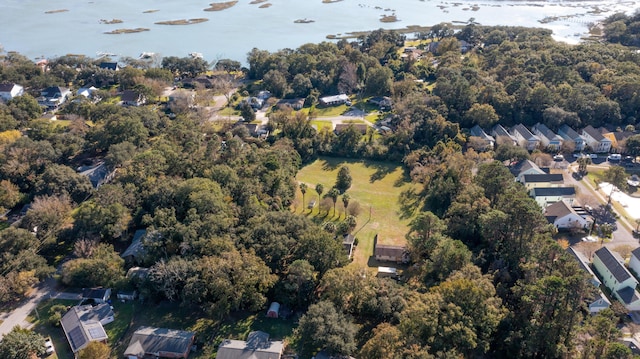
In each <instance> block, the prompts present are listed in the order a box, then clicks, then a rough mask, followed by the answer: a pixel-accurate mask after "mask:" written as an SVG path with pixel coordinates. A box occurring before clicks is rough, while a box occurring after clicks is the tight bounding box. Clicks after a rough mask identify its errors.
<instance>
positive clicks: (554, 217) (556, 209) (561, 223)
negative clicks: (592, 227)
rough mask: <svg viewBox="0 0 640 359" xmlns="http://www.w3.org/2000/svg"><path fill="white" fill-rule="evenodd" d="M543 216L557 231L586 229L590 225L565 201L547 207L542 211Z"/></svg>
mask: <svg viewBox="0 0 640 359" xmlns="http://www.w3.org/2000/svg"><path fill="white" fill-rule="evenodd" d="M544 216H545V218H546V219H547V221H549V223H551V224H553V226H554V227H556V228H557V229H572V228H587V227H588V226H589V224H590V223H591V221H589V220H587V218H584V217H582V216H581V215H579V214H578V213H576V211H575V210H574V209H573V207H571V205H570V204H568V203H567V202H565V201H559V202H556V203H553V204H550V205H548V206H547V207H546V208H545V209H544Z"/></svg>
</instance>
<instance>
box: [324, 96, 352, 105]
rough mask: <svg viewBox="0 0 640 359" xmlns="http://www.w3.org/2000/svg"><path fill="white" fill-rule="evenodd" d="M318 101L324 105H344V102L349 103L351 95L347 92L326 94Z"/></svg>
mask: <svg viewBox="0 0 640 359" xmlns="http://www.w3.org/2000/svg"><path fill="white" fill-rule="evenodd" d="M318 101H319V102H320V104H321V105H323V106H337V105H342V104H343V103H346V104H349V96H347V95H345V94H340V95H335V96H325V97H321V98H320V99H319V100H318Z"/></svg>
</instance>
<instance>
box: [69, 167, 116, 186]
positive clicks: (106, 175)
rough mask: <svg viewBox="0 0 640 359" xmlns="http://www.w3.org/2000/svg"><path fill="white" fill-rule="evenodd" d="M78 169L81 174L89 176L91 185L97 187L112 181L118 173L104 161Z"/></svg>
mask: <svg viewBox="0 0 640 359" xmlns="http://www.w3.org/2000/svg"><path fill="white" fill-rule="evenodd" d="M77 171H78V172H79V173H80V174H81V175H83V176H87V177H89V181H91V185H92V186H93V188H96V189H98V188H100V186H102V185H103V184H105V183H108V182H109V181H111V180H112V179H113V177H115V175H116V171H115V170H113V171H112V170H109V168H108V167H107V165H106V164H105V163H104V162H98V164H94V165H90V166H81V167H78V168H77Z"/></svg>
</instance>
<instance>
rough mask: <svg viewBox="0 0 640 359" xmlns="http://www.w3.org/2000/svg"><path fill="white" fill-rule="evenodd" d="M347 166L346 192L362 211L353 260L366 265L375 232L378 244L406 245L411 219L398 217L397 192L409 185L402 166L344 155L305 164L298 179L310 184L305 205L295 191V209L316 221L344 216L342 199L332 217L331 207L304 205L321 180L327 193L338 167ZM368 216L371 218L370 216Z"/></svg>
mask: <svg viewBox="0 0 640 359" xmlns="http://www.w3.org/2000/svg"><path fill="white" fill-rule="evenodd" d="M343 165H346V166H347V167H349V170H350V172H351V177H352V179H353V181H352V185H351V188H350V189H349V190H348V191H347V193H348V194H349V195H350V196H351V199H352V201H358V202H359V203H360V207H361V209H362V212H361V213H360V215H359V216H358V224H357V226H356V229H355V231H354V234H355V236H356V237H357V238H358V247H357V249H356V251H355V255H354V262H355V263H357V264H359V265H362V266H364V265H367V263H369V261H370V258H369V257H370V256H372V255H373V238H374V236H375V235H376V234H378V238H379V241H380V243H384V244H395V245H403V244H405V234H406V233H407V230H408V223H409V221H410V219H404V220H402V219H400V204H399V201H398V199H399V197H400V193H401V192H402V191H404V190H407V189H410V188H412V186H413V185H412V184H411V183H410V182H409V181H408V180H407V178H406V175H405V173H404V170H403V169H402V167H401V166H398V165H397V164H394V163H388V162H373V161H361V160H352V159H345V158H330V157H326V158H321V159H318V160H316V161H315V162H313V163H311V164H309V165H307V166H305V167H304V168H302V169H301V170H300V172H298V175H297V179H298V181H300V182H304V183H306V184H307V185H308V186H309V189H308V190H307V194H306V196H305V201H306V202H307V203H305V205H304V206H302V205H301V202H302V193H300V191H299V190H298V194H297V200H296V203H297V206H294V207H295V208H294V211H296V212H297V213H304V214H305V215H306V216H308V217H309V218H312V219H313V220H314V221H316V222H318V223H322V222H324V221H327V220H339V219H343V218H344V216H343V215H342V214H341V211H342V210H340V209H341V208H342V204H341V200H340V198H339V199H338V205H337V206H336V208H338V209H339V211H338V215H336V216H333V209H332V210H330V211H329V214H328V215H327V214H325V213H324V212H322V213H319V212H320V209H319V206H317V205H316V207H315V208H314V209H313V210H312V211H309V210H308V209H307V208H306V205H307V204H308V202H309V201H311V200H316V202H317V200H318V195H317V193H316V191H315V187H316V184H317V183H322V185H323V186H324V188H325V190H324V193H327V192H328V191H329V189H330V188H331V187H332V186H333V185H334V183H335V180H336V175H337V173H338V170H339V169H340V167H341V166H343ZM369 216H371V217H369Z"/></svg>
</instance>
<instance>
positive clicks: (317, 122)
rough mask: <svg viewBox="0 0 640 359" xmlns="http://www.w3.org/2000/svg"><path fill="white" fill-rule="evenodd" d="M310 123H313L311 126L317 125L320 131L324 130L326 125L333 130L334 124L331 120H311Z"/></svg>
mask: <svg viewBox="0 0 640 359" xmlns="http://www.w3.org/2000/svg"><path fill="white" fill-rule="evenodd" d="M310 123H311V126H316V128H317V129H318V131H320V130H322V129H323V128H325V127H326V128H328V129H329V130H333V124H332V123H331V121H322V120H311V122H310Z"/></svg>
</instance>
